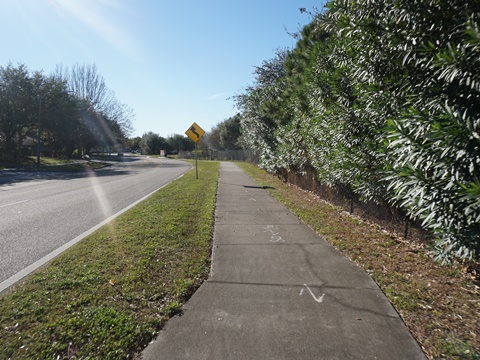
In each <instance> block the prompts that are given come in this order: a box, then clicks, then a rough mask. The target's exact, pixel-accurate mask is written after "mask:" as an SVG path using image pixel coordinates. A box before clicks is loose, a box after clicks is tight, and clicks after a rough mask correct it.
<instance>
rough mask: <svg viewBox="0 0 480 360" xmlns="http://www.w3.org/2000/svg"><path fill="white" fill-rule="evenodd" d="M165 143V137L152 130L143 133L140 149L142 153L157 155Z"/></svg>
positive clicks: (164, 146)
mask: <svg viewBox="0 0 480 360" xmlns="http://www.w3.org/2000/svg"><path fill="white" fill-rule="evenodd" d="M166 145H167V142H166V141H165V139H164V138H163V137H161V136H160V135H158V134H155V133H153V132H152V131H149V132H148V133H145V134H143V135H142V139H141V141H140V149H141V150H142V154H143V155H159V154H160V150H164V149H165V148H166Z"/></svg>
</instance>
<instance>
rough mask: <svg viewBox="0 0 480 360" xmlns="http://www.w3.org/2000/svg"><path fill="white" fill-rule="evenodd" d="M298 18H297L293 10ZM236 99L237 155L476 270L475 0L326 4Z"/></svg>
mask: <svg viewBox="0 0 480 360" xmlns="http://www.w3.org/2000/svg"><path fill="white" fill-rule="evenodd" d="M302 10H303V11H304V12H307V10H306V9H302ZM309 15H310V16H311V17H312V21H311V23H309V24H308V25H306V26H305V27H304V28H303V29H301V31H299V32H298V33H296V34H294V36H296V38H297V43H296V46H295V47H294V48H293V49H279V50H278V51H277V52H276V54H275V56H274V57H273V58H272V59H270V60H266V61H264V62H263V63H262V64H261V65H259V66H257V67H255V76H256V78H255V82H254V83H253V84H252V85H251V86H247V87H246V88H245V90H244V91H242V92H241V93H240V94H238V95H237V96H236V100H237V107H238V108H239V109H240V112H241V115H240V132H241V136H240V138H239V141H240V144H241V145H242V148H243V149H245V150H252V151H256V152H257V154H258V155H259V157H260V165H261V167H262V168H264V169H266V170H268V171H269V172H271V173H276V174H282V175H284V176H285V178H288V177H289V176H305V175H308V176H311V175H313V176H314V178H315V180H316V181H317V182H318V183H319V184H320V185H321V186H323V187H330V188H331V189H333V191H336V192H341V193H342V195H345V196H346V197H348V198H349V199H350V200H351V201H352V202H359V201H361V202H364V203H373V204H376V205H379V206H382V207H383V208H384V212H385V213H396V214H397V215H398V218H405V216H406V217H407V219H408V221H414V222H417V223H420V224H421V225H422V227H423V228H424V229H426V230H428V231H430V232H431V233H433V234H434V235H435V237H434V238H435V240H434V241H435V251H436V256H437V258H438V260H440V261H443V262H449V261H452V259H453V258H460V259H468V260H471V259H477V260H478V259H480V158H479V157H478V153H479V149H480V71H479V69H480V57H479V56H478V53H479V51H480V31H479V29H480V13H479V11H478V2H477V1H469V0H467V1H465V0H445V1H433V0H421V1H415V2H411V1H396V0H381V1H369V0H358V1H344V0H332V1H329V2H327V4H326V6H325V8H324V9H323V10H322V11H312V12H311V13H310V14H309Z"/></svg>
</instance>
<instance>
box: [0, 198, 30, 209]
mask: <svg viewBox="0 0 480 360" xmlns="http://www.w3.org/2000/svg"><path fill="white" fill-rule="evenodd" d="M28 201H29V200H23V201H17V202H14V203H11V204H5V205H0V208H3V207H7V206H12V205H18V204H23V203H26V202H28Z"/></svg>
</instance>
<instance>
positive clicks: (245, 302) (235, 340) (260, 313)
mask: <svg viewBox="0 0 480 360" xmlns="http://www.w3.org/2000/svg"><path fill="white" fill-rule="evenodd" d="M213 246H214V253H213V264H212V275H211V277H210V279H209V280H208V281H207V282H205V283H204V284H203V285H202V286H201V287H200V289H199V290H198V291H197V292H196V293H195V294H194V295H193V296H192V298H191V299H190V300H189V301H188V302H187V304H186V305H185V306H184V312H183V314H182V315H180V316H176V317H174V318H173V319H171V320H170V321H169V322H168V323H167V325H166V326H165V328H164V329H163V330H162V331H161V332H160V334H159V336H158V338H157V339H156V340H155V341H154V342H152V343H151V344H150V345H149V346H148V347H147V348H146V349H145V351H144V352H143V354H142V359H144V360H152V359H210V360H211V359H219V360H220V359H222V360H224V359H242V360H243V359H275V360H278V359H302V360H304V359H389V360H392V359H425V356H424V354H423V352H422V350H421V349H420V347H419V346H418V344H417V343H416V341H415V340H414V338H413V337H412V335H411V334H410V332H409V331H408V330H407V328H406V327H405V325H404V323H403V322H402V320H401V319H400V318H399V316H398V314H397V313H396V311H395V310H394V309H393V307H392V306H391V304H390V303H389V302H388V300H387V299H386V298H385V296H384V294H383V293H382V292H381V290H380V289H379V288H378V287H377V285H376V284H375V283H374V282H373V281H372V279H371V278H370V277H369V276H368V274H366V273H365V272H364V271H363V270H362V269H360V268H358V267H357V266H356V265H355V264H353V263H352V262H350V261H349V260H348V259H346V258H345V257H344V256H343V255H341V254H340V253H339V252H338V251H337V250H335V249H334V248H333V247H332V246H331V245H329V244H328V243H327V242H326V241H325V240H323V239H322V238H321V237H319V236H318V235H317V234H316V233H314V232H313V231H312V230H311V229H310V228H308V227H307V226H306V225H304V224H303V223H301V222H300V220H299V219H298V218H297V217H296V216H295V215H293V214H292V213H291V212H290V211H289V210H287V209H286V208H285V207H284V206H283V205H281V204H280V203H279V202H278V201H276V200H275V199H274V198H272V197H271V196H270V195H269V194H268V192H267V191H266V190H265V189H263V188H261V187H259V186H258V184H256V183H255V182H254V181H253V180H252V179H251V178H250V177H249V176H248V175H246V174H245V173H244V172H243V171H242V170H241V169H240V168H239V167H238V166H237V165H235V164H234V163H222V164H221V167H220V180H219V186H218V193H217V208H216V214H215V233H214V245H213Z"/></svg>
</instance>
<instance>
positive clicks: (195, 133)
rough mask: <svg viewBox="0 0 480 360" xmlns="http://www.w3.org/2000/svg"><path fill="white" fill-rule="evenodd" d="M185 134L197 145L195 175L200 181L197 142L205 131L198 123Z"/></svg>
mask: <svg viewBox="0 0 480 360" xmlns="http://www.w3.org/2000/svg"><path fill="white" fill-rule="evenodd" d="M185 134H186V135H187V136H188V137H189V138H190V139H192V140H193V142H194V143H195V174H196V178H197V179H198V151H197V142H198V141H199V140H200V139H201V138H202V136H203V135H204V134H205V131H204V130H203V129H202V128H201V127H200V126H198V124H197V123H193V124H192V126H190V127H189V128H188V130H187V131H185Z"/></svg>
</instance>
